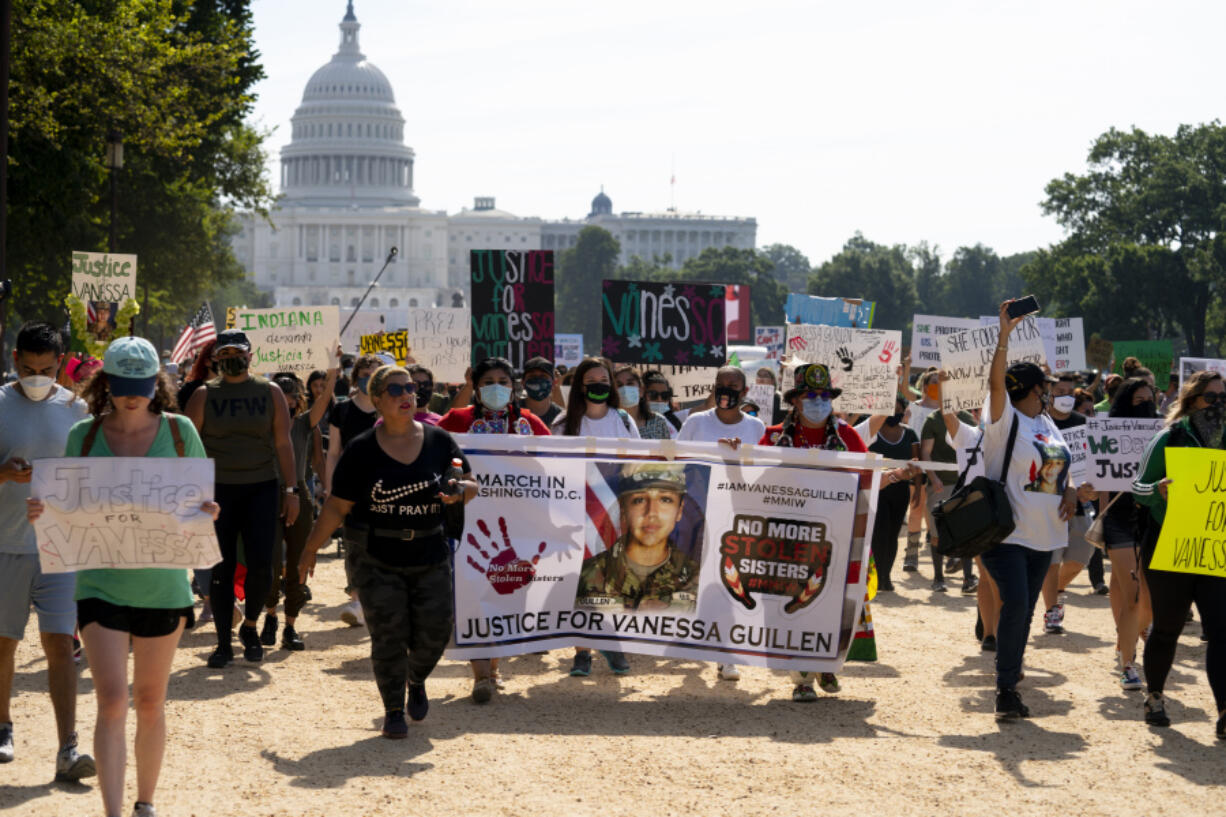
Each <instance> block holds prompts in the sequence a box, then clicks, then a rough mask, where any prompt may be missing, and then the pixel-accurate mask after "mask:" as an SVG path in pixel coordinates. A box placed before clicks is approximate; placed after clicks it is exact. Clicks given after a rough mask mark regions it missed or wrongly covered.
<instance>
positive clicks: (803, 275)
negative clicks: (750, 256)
mask: <svg viewBox="0 0 1226 817" xmlns="http://www.w3.org/2000/svg"><path fill="white" fill-rule="evenodd" d="M759 252H761V253H762V255H764V256H766V257H767V258H769V259H770V262H771V264H773V265H774V267H773V269H772V270H771V275H772V276H773V277H774V278H775V280H776V281H779V282H780V283H782V284H783V285H784V286H786V287H787V288H788V292H804V291H805V287H806V286H808V284H809V276H810V275H812V274H813V265H812V264H810V263H809V259H808V258H807V257H806V256H805V254H804V253H802V252H801V251H800V250H798V249H796V248H795V247H793V246H791V245H790V244H771V245H770V246H767V247H763V248H762V249H761V250H759Z"/></svg>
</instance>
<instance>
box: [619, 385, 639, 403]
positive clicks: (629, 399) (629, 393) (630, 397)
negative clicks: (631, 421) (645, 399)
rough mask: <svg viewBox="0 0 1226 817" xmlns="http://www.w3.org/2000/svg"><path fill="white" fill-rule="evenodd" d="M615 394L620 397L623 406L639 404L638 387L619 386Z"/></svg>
mask: <svg viewBox="0 0 1226 817" xmlns="http://www.w3.org/2000/svg"><path fill="white" fill-rule="evenodd" d="M617 396H618V397H620V398H621V401H622V405H623V406H637V405H638V404H639V387H638V386H621V387H619V388H618V390H617Z"/></svg>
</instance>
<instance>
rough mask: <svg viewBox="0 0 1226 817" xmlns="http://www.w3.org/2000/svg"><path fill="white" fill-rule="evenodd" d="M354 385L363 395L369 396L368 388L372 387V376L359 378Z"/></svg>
mask: <svg viewBox="0 0 1226 817" xmlns="http://www.w3.org/2000/svg"><path fill="white" fill-rule="evenodd" d="M353 385H355V386H357V387H358V391H360V392H361V393H362V394H368V392H367V391H366V387H367V386H368V385H370V375H366V377H359V378H358V379H357V381H356V382H355V383H354V384H353Z"/></svg>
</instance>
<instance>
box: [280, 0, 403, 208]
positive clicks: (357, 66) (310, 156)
mask: <svg viewBox="0 0 1226 817" xmlns="http://www.w3.org/2000/svg"><path fill="white" fill-rule="evenodd" d="M340 29H341V42H340V48H339V49H338V50H337V52H336V53H335V54H333V55H332V59H331V61H329V62H328V63H327V64H325V65H324V66H322V67H321V68H320V69H319V70H317V71H316V72H315V73H314V74H312V75H311V78H310V80H308V81H307V84H306V88H305V89H304V91H303V94H302V104H300V105H299V106H298V110H296V111H295V112H294V117H293V119H292V120H291V122H292V127H291V134H292V138H291V142H290V144H288V145H286V146H285V147H283V148H281V190H282V192H283V193H284V194H285V198H286V199H289V200H292V201H294V202H296V203H299V204H319V205H327V206H336V205H341V206H352V205H357V206H376V207H382V206H387V205H397V204H399V205H410V206H416V205H417V204H418V203H419V202H420V200H419V199H418V198H417V196H415V195H414V194H413V160H414V153H413V149H412V148H411V147H409V146H408V145H406V144H404V117H403V116H401V115H400V109H399V108H397V107H396V97H395V94H394V93H393V92H392V84H391V83H390V82H388V79H387V77H386V76H384V74H383V72H382V71H380V70H379V69H378V68H377V67H375V65H373V64H372V63H370V62H367V60H366V55H364V54H363V53H362V51H361V49H360V48H359V47H358V31H359V30H360V29H361V24H359V23H358V19H357V17H356V16H355V15H354V13H353V3H352V2H350V3H349V7H348V9H347V12H346V14H345V18H344V19H343V20H341V24H340Z"/></svg>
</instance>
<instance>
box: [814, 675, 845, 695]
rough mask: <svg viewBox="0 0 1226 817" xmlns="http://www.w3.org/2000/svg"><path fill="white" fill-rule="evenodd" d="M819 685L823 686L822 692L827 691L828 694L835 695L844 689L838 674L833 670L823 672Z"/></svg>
mask: <svg viewBox="0 0 1226 817" xmlns="http://www.w3.org/2000/svg"><path fill="white" fill-rule="evenodd" d="M817 685H818V686H819V687H821V688H822V692H825V693H826V694H828V695H833V694H834V693H836V692H838V691H839V690H840V689H842V687H841V686H839V679H838V676H837V675H835V674H834V673H833V672H823V673H822V674H821V677H820V678H819V679H818V682H817Z"/></svg>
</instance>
